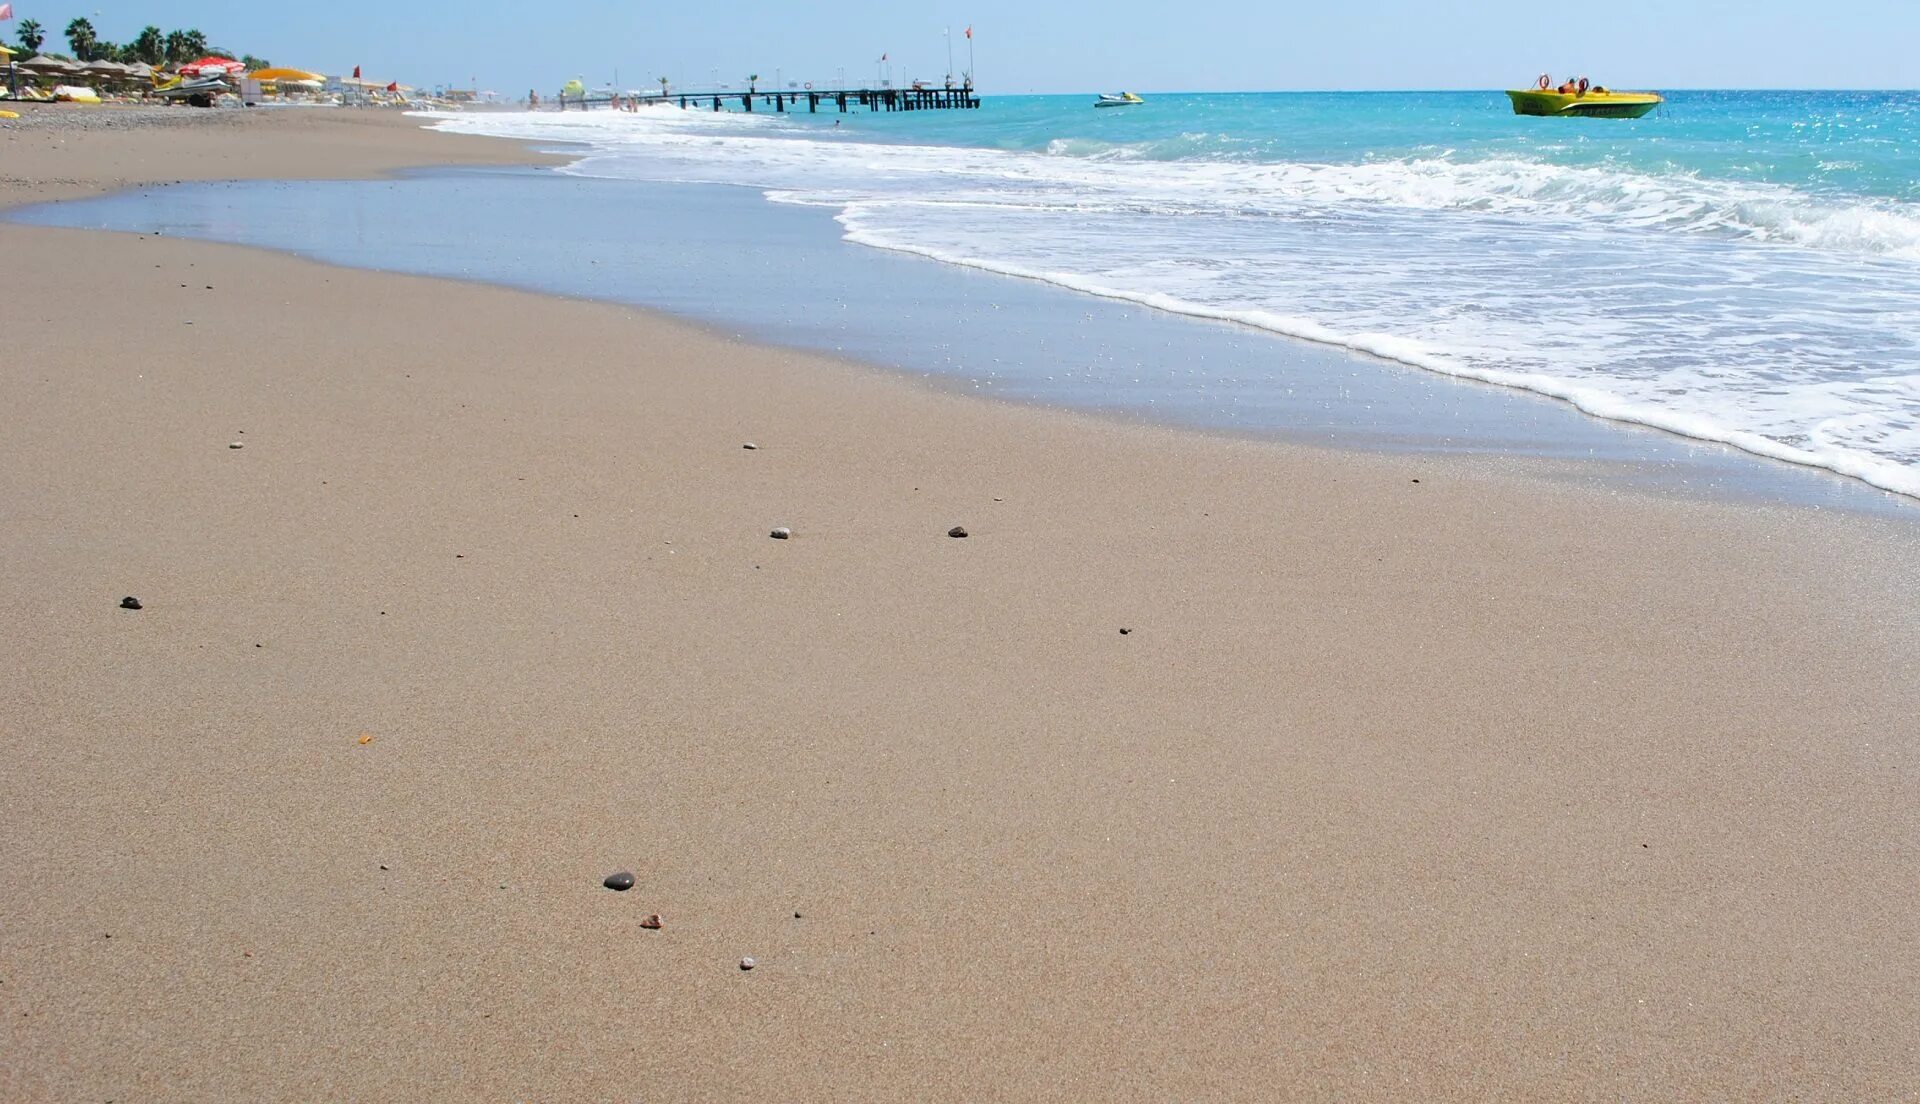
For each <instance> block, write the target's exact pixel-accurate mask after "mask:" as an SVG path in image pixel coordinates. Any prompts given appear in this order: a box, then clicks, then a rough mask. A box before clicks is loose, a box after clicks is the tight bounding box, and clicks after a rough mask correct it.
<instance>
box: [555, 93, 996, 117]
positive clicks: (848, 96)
mask: <svg viewBox="0 0 1920 1104" xmlns="http://www.w3.org/2000/svg"><path fill="white" fill-rule="evenodd" d="M558 102H559V105H560V110H562V111H589V110H592V109H594V108H608V109H611V110H615V111H620V110H627V109H630V108H634V109H637V108H641V107H647V106H654V105H662V104H665V105H677V106H679V107H680V108H682V109H683V110H689V111H691V110H696V109H706V108H709V107H710V108H711V109H712V110H714V111H724V110H727V109H728V108H730V107H732V106H733V105H735V104H738V105H739V107H740V110H742V111H752V110H753V109H754V104H755V103H756V102H757V103H758V104H760V106H761V107H763V108H767V109H771V110H773V111H775V112H781V113H784V112H787V111H799V110H801V109H802V108H803V107H804V108H805V110H806V111H807V112H809V113H817V112H819V111H820V109H821V108H822V107H823V106H824V107H825V108H826V109H827V110H828V111H839V112H840V113H841V114H845V113H847V112H848V111H851V110H854V109H857V108H866V109H867V110H868V111H948V110H953V109H956V108H972V107H979V106H980V97H979V96H978V95H976V94H975V93H974V90H973V89H972V88H971V87H961V88H827V89H818V88H799V89H793V88H783V89H775V90H773V91H771V92H763V91H760V90H759V89H749V90H747V91H745V92H742V91H739V90H737V89H734V90H727V91H721V92H635V93H631V94H627V93H615V92H588V93H586V94H584V95H580V96H567V95H562V96H561V97H560V99H559V101H558Z"/></svg>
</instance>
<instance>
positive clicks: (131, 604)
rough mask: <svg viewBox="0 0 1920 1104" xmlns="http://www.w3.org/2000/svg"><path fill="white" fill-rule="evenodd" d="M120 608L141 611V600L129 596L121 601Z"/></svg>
mask: <svg viewBox="0 0 1920 1104" xmlns="http://www.w3.org/2000/svg"><path fill="white" fill-rule="evenodd" d="M120 608H121V609H139V608H140V599H138V598H135V597H133V596H132V595H128V596H127V597H125V598H122V599H120Z"/></svg>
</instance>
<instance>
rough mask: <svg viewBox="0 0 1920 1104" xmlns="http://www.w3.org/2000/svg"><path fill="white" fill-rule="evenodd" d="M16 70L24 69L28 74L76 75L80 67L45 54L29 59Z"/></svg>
mask: <svg viewBox="0 0 1920 1104" xmlns="http://www.w3.org/2000/svg"><path fill="white" fill-rule="evenodd" d="M17 68H20V69H25V70H26V71H28V72H29V73H78V72H79V71H80V67H79V66H78V65H75V64H74V63H73V62H71V61H62V60H61V59H59V58H57V57H48V56H47V55H45V54H36V55H34V56H33V57H30V58H28V59H27V60H25V61H23V62H21V63H20V64H19V65H18V66H17Z"/></svg>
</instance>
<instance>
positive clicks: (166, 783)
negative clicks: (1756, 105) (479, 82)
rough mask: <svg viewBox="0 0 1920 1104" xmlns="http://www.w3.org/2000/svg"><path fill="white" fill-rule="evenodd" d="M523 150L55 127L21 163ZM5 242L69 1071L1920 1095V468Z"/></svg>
mask: <svg viewBox="0 0 1920 1104" xmlns="http://www.w3.org/2000/svg"><path fill="white" fill-rule="evenodd" d="M50 136H51V137H50ZM517 156H519V151H517V150H515V149H514V148H513V147H509V146H496V145H491V144H487V143H484V142H478V141H457V140H454V139H450V138H447V137H445V136H440V135H429V134H423V133H419V132H416V131H413V130H411V129H410V128H408V126H407V125H406V124H405V123H404V122H401V121H398V120H394V119H390V118H385V117H379V116H360V115H348V114H338V115H331V116H325V117H321V116H319V115H318V114H317V113H316V114H315V115H313V116H300V117H289V116H277V117H272V118H267V119H260V120H251V119H249V120H246V121H244V122H241V123H234V124H230V125H221V126H213V125H209V126H206V127H204V128H198V127H186V128H182V129H181V131H180V132H179V133H174V132H171V131H166V132H163V131H161V130H158V129H154V130H130V131H127V132H125V133H119V132H101V133H86V134H78V133H75V134H68V135H65V136H64V137H62V136H61V132H60V130H59V129H58V128H57V127H55V128H50V129H46V130H28V129H21V130H18V131H15V132H10V133H0V165H4V175H5V176H6V177H7V181H6V184H5V188H4V191H3V192H0V196H4V197H5V200H6V201H11V202H18V201H20V200H22V199H32V198H36V197H42V196H46V195H50V194H78V193H80V192H84V191H86V190H90V189H95V188H98V187H102V186H107V185H111V184H113V183H118V182H125V181H135V180H143V179H176V178H180V179H184V178H187V177H189V176H209V175H211V176H236V175H249V176H252V175H272V174H288V175H303V176H305V175H315V174H318V173H325V174H329V175H338V174H344V173H352V172H373V171H378V170H382V169H388V168H392V167H395V166H397V165H401V164H406V163H418V162H423V161H469V160H475V159H481V160H485V159H500V158H513V157H517ZM0 256H4V257H5V259H6V262H7V268H8V271H9V272H10V273H12V274H13V275H12V276H11V277H10V279H9V287H8V290H7V291H6V293H5V299H4V303H5V307H4V317H3V319H0V324H3V325H4V334H5V345H4V350H5V351H4V355H3V356H0V395H3V396H4V401H3V402H0V564H4V565H5V571H4V572H0V622H3V623H4V624H5V626H6V630H5V633H4V636H3V637H0V672H4V674H0V764H4V768H3V769H0V839H4V841H5V845H4V848H3V849H0V885H5V886H6V893H5V895H4V899H3V900H0V1098H4V1099H5V1100H8V1101H41V1100H46V1101H55V1100H58V1101H72V1100H109V1099H111V1100H116V1101H142V1100H246V1101H264V1100H319V1099H359V1100H486V1099H494V1100H508V1099H526V1100H533V1099H538V1100H549V1101H550V1100H612V1099H632V1100H674V1099H751V1100H828V1099H833V1100H849V1099H870V1100H909V1099H940V1100H990V1099H1004V1100H1039V1099H1065V1100H1120V1099H1142V1100H1145V1099H1152V1100H1224V1099H1241V1100H1255V1099H1258V1100H1283V1099H1347V1100H1353V1099H1402V1100H1489V1099H1515V1100H1522V1099H1523V1100H1556V1099H1610V1100H1648V1101H1667V1100H1682V1099H1712V1100H1726V1099H1782V1100H1784V1099H1797V1100H1823V1099H1824V1100H1891V1099H1907V1098H1911V1097H1912V1096H1913V1094H1914V1092H1915V1088H1916V1086H1920V1052H1917V1051H1920V917H1917V916H1916V908H1915V905H1916V889H1915V887H1916V885H1920V748H1917V747H1916V735H1915V733H1916V722H1915V718H1916V716H1920V677H1916V676H1920V670H1916V659H1920V618H1917V616H1916V610H1917V609H1920V603H1917V602H1916V601H1915V598H1916V595H1915V593H1914V590H1915V583H1914V580H1915V578H1916V575H1920V572H1917V571H1916V567H1920V553H1917V549H1920V539H1917V538H1916V530H1915V526H1914V525H1913V524H1911V523H1909V522H1904V521H1901V520H1899V519H1885V518H1883V519H1877V520H1876V519H1868V518H1858V517H1847V516H1837V515H1831V514H1821V513H1818V512H1815V511H1811V510H1798V509H1771V510H1770V509H1761V508H1755V507H1751V506H1736V505H1711V504H1700V503H1678V502H1671V501H1660V500H1655V499H1649V498H1643V497H1635V496H1631V495H1620V494H1611V493H1608V492H1606V491H1605V490H1603V489H1598V488H1591V487H1569V486H1565V485H1557V484H1553V483H1549V482H1545V481H1541V480H1534V479H1530V478H1528V477H1526V476H1525V475H1524V474H1522V475H1517V476H1506V475H1489V474H1486V473H1484V472H1475V471H1471V470H1469V469H1467V468H1465V467H1464V466H1461V465H1458V464H1449V463H1446V462H1442V461H1435V460H1428V459H1421V458H1409V457H1377V458H1376V457H1365V456H1349V455H1333V454H1324V453H1319V452H1314V451H1310V450H1305V449H1300V448H1293V447H1283V446H1279V445H1272V444H1263V443H1258V442H1247V441H1232V440H1220V439H1213V438H1206V437H1201V436H1197V435H1191V434H1183V433H1178V432H1173V431H1160V430H1154V429H1144V428H1138V427H1126V426H1118V425H1114V424H1109V423H1104V422H1101V421H1098V420H1095V419H1091V418H1079V417H1074V416H1066V415H1060V414H1055V413H1048V412H1043V411H1033V410H1022V409H1016V408H1009V407H1005V406H1001V405H996V404H991V403H986V402H979V401H975V400H970V399H967V398H964V397H957V396H952V395H947V394H942V393H938V392H936V391H935V390H933V389H931V388H925V387H920V386H917V385H915V384H913V383H911V382H909V381H904V380H900V379H895V378H890V377H884V376H879V375H876V374H874V373H871V372H867V371H863V370H861V369H858V368H855V367H852V366H848V365H842V364H838V363H835V362H832V361H830V360H826V359H823V358H819V357H814V356H808V355H803V354H799V353H794V352H788V351H781V350H777V349H766V348H759V347H755V346H751V345H747V344H741V343H737V342H732V341H728V340H725V339H723V338H720V337H716V336H714V335H712V334H710V333H708V332H705V331H703V330H700V329H698V328H695V327H691V326H688V325H684V324H681V323H678V322H675V321H672V320H668V319H663V318H659V317H654V316H649V315H646V314H643V313H638V312H635V311H631V310H625V309H621V308H618V307H613V306H608V305H601V304H590V303H580V302H570V301H565V300H559V299H550V298H542V297H538V296H533V295H527V294H520V293H515V292H510V291H505V290H497V289H491V288H484V287H474V286H465V285H458V284H450V283H442V282H435V281H429V280H421V279H412V278H406V277H397V276H386V275H373V274H367V273H359V272H348V271H344V270H339V269H332V268H328V267H324V266H320V265H316V264H310V263H305V262H301V261H296V260H289V259H286V258H283V257H278V256H274V255H271V254H267V253H262V252H256V251H250V250H245V249H239V248H231V247H224V246H218V245H211V244H200V243H190V242H177V241H161V240H156V239H151V238H140V237H135V236H126V235H106V234H92V233H84V232H75V231H62V230H52V229H40V228H27V227H21V226H13V225H0ZM22 274H32V275H22ZM209 285H211V288H209ZM188 323H191V325H189V324H188ZM749 440H751V441H754V442H756V443H757V444H758V445H760V446H761V447H760V448H759V449H758V450H754V451H748V450H744V449H742V448H741V447H740V446H741V444H742V442H744V441H749ZM232 442H243V443H244V444H245V447H244V448H243V449H238V450H236V449H232V448H229V444H230V443H232ZM1415 480H1418V482H1415ZM956 524H958V525H964V526H966V527H967V529H968V530H970V532H971V536H969V537H968V538H967V539H965V540H956V539H951V538H949V537H948V536H947V535H946V532H947V529H948V528H949V527H950V526H952V525H956ZM779 525H790V526H792V527H793V529H794V531H795V536H794V539H792V540H790V541H785V542H778V541H772V540H769V539H768V532H769V530H771V529H772V528H773V527H775V526H779ZM123 595H135V596H138V597H139V598H140V599H141V600H142V601H143V602H144V603H145V608H144V609H142V610H140V611H138V612H132V611H125V610H122V609H120V608H118V606H119V602H120V599H121V597H122V596H123ZM1122 627H1126V628H1129V629H1131V630H1132V632H1131V633H1129V634H1127V635H1122V634H1121V632H1120V629H1121V628H1122ZM367 735H370V736H371V737H372V739H371V740H370V741H366V742H363V739H364V736H367ZM620 869H629V870H632V871H633V872H634V873H635V874H636V876H637V880H638V885H637V886H636V887H635V888H634V889H633V890H632V891H631V892H628V893H624V894H620V893H613V892H610V891H608V890H606V889H603V888H601V886H600V880H601V878H602V877H603V876H604V875H606V874H607V873H609V872H612V871H615V870H620ZM655 912H657V913H659V914H661V915H662V916H663V917H664V923H665V926H664V928H663V929H662V930H660V931H646V930H642V929H641V927H640V921H641V919H642V918H643V917H645V916H646V915H647V914H649V913H655ZM745 955H751V956H753V957H755V958H756V959H758V962H759V966H758V968H757V969H755V970H754V971H753V972H751V973H743V972H741V971H740V970H739V969H738V966H737V964H738V961H739V959H740V958H741V957H742V956H745Z"/></svg>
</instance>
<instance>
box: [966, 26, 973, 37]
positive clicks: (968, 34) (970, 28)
mask: <svg viewBox="0 0 1920 1104" xmlns="http://www.w3.org/2000/svg"><path fill="white" fill-rule="evenodd" d="M967 37H968V38H972V37H973V27H972V26H971V25H969V26H968V27H967Z"/></svg>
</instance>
